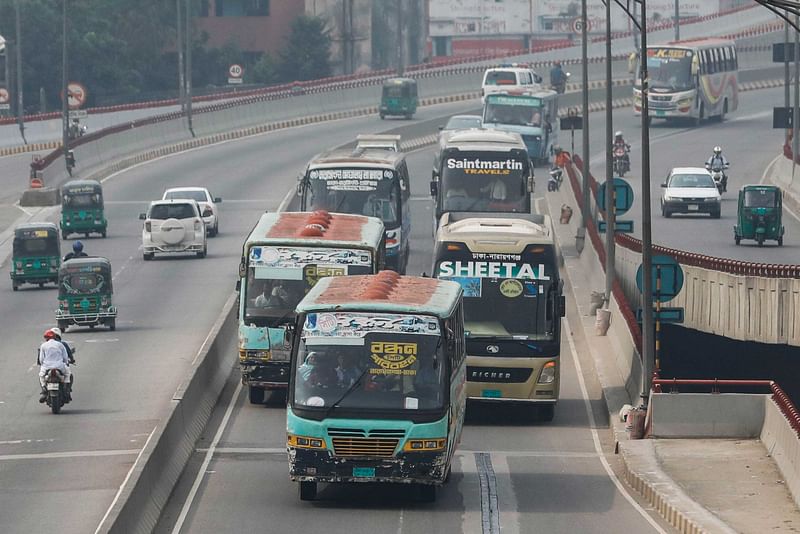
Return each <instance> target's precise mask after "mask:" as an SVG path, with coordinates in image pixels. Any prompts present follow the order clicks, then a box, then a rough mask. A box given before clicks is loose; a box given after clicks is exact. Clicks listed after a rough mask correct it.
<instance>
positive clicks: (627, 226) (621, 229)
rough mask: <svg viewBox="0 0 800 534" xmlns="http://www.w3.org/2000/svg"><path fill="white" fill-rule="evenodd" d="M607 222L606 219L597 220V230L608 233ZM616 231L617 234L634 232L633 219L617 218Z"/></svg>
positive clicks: (615, 222)
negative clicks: (622, 219) (623, 219)
mask: <svg viewBox="0 0 800 534" xmlns="http://www.w3.org/2000/svg"><path fill="white" fill-rule="evenodd" d="M606 226H607V224H606V222H605V221H597V231H598V232H600V233H601V234H604V233H606ZM614 233H615V234H632V233H633V221H620V220H619V219H617V220H616V221H614Z"/></svg>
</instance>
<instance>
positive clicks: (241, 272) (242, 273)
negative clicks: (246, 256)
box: [239, 262, 247, 279]
mask: <svg viewBox="0 0 800 534" xmlns="http://www.w3.org/2000/svg"><path fill="white" fill-rule="evenodd" d="M245 276H247V266H246V265H245V264H244V262H241V263H239V278H240V279H241V278H244V277H245Z"/></svg>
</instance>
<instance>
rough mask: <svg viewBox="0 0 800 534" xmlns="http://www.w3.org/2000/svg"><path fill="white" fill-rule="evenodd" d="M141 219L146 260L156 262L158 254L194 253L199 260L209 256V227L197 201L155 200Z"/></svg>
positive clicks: (143, 253) (142, 214)
mask: <svg viewBox="0 0 800 534" xmlns="http://www.w3.org/2000/svg"><path fill="white" fill-rule="evenodd" d="M139 218H140V219H141V220H143V221H144V227H143V228H142V256H143V257H144V259H145V260H152V259H153V256H155V253H156V252H159V253H162V252H167V253H174V252H194V253H196V254H197V257H198V258H204V257H205V256H206V252H207V251H208V246H207V242H206V225H205V223H204V222H203V218H202V217H201V214H200V205H199V204H198V203H197V201H196V200H155V201H153V202H151V203H150V207H149V208H147V213H140V214H139Z"/></svg>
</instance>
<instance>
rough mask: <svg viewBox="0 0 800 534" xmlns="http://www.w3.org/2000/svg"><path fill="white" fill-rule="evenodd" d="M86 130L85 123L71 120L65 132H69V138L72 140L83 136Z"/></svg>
mask: <svg viewBox="0 0 800 534" xmlns="http://www.w3.org/2000/svg"><path fill="white" fill-rule="evenodd" d="M86 131H87V128H86V125H85V124H80V123H77V122H73V123H72V124H70V125H69V130H68V132H67V133H68V134H69V138H70V140H71V141H74V140H75V139H78V138H80V137H83V134H85V133H86Z"/></svg>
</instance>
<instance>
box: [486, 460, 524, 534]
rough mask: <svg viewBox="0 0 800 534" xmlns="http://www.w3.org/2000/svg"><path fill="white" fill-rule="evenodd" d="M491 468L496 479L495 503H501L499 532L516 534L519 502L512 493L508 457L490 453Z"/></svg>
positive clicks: (518, 528)
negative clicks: (501, 512) (501, 513)
mask: <svg viewBox="0 0 800 534" xmlns="http://www.w3.org/2000/svg"><path fill="white" fill-rule="evenodd" d="M491 457H492V466H493V467H494V474H495V476H496V477H497V501H498V502H499V503H501V505H500V506H501V507H502V511H503V515H502V522H501V524H500V531H501V532H502V533H503V534H517V533H518V532H520V526H519V501H517V494H516V492H515V491H514V482H513V481H512V480H511V468H510V467H509V465H508V455H506V454H497V453H494V452H492V453H491Z"/></svg>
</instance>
